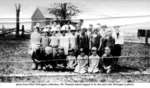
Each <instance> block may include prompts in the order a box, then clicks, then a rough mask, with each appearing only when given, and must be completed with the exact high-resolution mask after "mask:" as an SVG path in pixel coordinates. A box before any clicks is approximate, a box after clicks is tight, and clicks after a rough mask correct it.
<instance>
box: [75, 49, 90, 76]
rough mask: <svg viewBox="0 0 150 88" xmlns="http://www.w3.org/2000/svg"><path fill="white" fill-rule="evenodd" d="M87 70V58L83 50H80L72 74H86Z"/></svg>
mask: <svg viewBox="0 0 150 88" xmlns="http://www.w3.org/2000/svg"><path fill="white" fill-rule="evenodd" d="M87 70H88V56H87V55H86V54H85V53H84V50H83V48H81V49H80V55H79V56H78V57H77V65H76V67H75V70H74V72H77V73H81V74H83V73H86V72H87Z"/></svg>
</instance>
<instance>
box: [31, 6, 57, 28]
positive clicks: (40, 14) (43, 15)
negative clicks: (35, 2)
mask: <svg viewBox="0 0 150 88" xmlns="http://www.w3.org/2000/svg"><path fill="white" fill-rule="evenodd" d="M54 19H55V16H54V15H52V14H49V11H48V8H45V7H38V8H36V10H35V11H34V13H33V15H32V17H31V20H32V28H33V27H34V26H35V25H36V24H37V23H40V25H41V26H45V25H48V24H49V23H50V22H51V21H52V20H54Z"/></svg>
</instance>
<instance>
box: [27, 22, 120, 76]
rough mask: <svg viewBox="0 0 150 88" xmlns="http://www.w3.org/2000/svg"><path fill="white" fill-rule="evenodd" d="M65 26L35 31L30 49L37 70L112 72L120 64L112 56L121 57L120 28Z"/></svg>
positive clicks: (37, 28) (36, 29)
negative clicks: (57, 28)
mask: <svg viewBox="0 0 150 88" xmlns="http://www.w3.org/2000/svg"><path fill="white" fill-rule="evenodd" d="M65 27H67V25H65ZM65 27H63V29H64V30H60V31H58V30H57V31H54V29H51V30H53V31H44V32H43V33H41V31H40V28H39V27H36V28H35V30H34V32H33V33H32V34H31V47H30V48H31V50H30V54H31V55H32V60H33V62H34V63H35V68H34V69H39V67H40V69H47V68H52V69H54V70H55V69H57V68H63V69H66V70H71V71H74V72H77V73H86V72H89V73H97V72H102V71H103V72H106V73H110V72H111V71H112V70H113V68H114V65H116V64H117V61H118V58H113V56H120V55H121V48H122V45H123V38H122V36H121V33H120V31H119V27H118V26H115V27H114V28H115V29H116V30H115V33H113V31H112V30H107V29H108V28H107V26H100V25H99V28H93V26H92V25H90V26H89V28H77V27H71V29H70V28H69V29H68V30H66V29H65ZM52 28H54V27H52ZM72 28H73V29H72ZM120 36H121V37H120Z"/></svg>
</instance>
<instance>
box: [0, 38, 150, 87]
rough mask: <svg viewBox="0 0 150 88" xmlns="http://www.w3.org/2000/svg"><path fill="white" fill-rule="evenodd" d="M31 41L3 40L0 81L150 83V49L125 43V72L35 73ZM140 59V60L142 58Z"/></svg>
mask: <svg viewBox="0 0 150 88" xmlns="http://www.w3.org/2000/svg"><path fill="white" fill-rule="evenodd" d="M28 45H29V40H24V41H23V40H5V41H4V40H0V82H19V83H20V82H24V83H52V84H53V83H57V84H59V83H85V82H90V83H107V82H111V83H121V82H123V83H124V82H125V83H135V82H136V83H139V82H140V83H141V82H150V74H149V73H150V70H149V66H150V65H149V57H146V56H149V55H150V46H149V45H144V44H136V43H125V45H124V47H123V52H122V55H123V56H129V57H123V58H120V59H119V64H120V66H121V67H122V68H120V69H121V70H120V71H118V72H115V73H112V74H105V73H97V74H88V73H86V74H82V75H81V74H78V73H73V72H62V71H57V72H56V71H47V72H46V71H39V70H32V68H31V67H32V60H31V58H30V56H29V55H28V53H27V51H28ZM139 56H140V57H139Z"/></svg>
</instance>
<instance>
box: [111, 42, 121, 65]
mask: <svg viewBox="0 0 150 88" xmlns="http://www.w3.org/2000/svg"><path fill="white" fill-rule="evenodd" d="M121 50H122V47H121V45H120V44H115V45H114V48H113V51H112V55H113V56H114V57H115V58H114V62H115V64H117V63H118V59H119V58H118V57H119V56H121Z"/></svg>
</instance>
